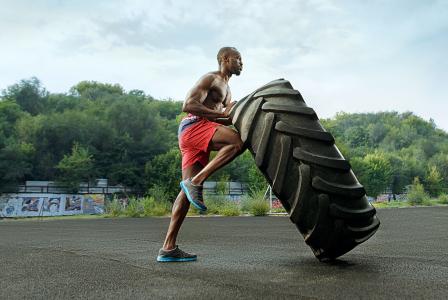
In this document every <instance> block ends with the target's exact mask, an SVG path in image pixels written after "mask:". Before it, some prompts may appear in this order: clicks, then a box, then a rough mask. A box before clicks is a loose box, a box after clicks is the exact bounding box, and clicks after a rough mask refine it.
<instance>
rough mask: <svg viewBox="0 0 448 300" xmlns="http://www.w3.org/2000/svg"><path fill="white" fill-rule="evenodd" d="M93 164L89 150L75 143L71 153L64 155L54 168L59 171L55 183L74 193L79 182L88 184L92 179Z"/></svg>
mask: <svg viewBox="0 0 448 300" xmlns="http://www.w3.org/2000/svg"><path fill="white" fill-rule="evenodd" d="M93 164H94V160H93V158H92V155H91V154H90V153H89V150H88V149H87V148H85V147H82V146H80V145H79V144H78V143H75V144H74V145H73V148H72V153H71V154H70V155H64V158H63V159H62V160H61V161H60V162H59V163H58V165H57V166H56V168H57V169H58V170H59V176H58V177H57V181H58V182H60V183H61V184H62V185H64V186H66V187H67V188H68V190H69V191H72V192H76V191H78V188H79V184H80V183H81V182H83V181H87V182H90V181H91V180H92V179H93V178H94V174H93Z"/></svg>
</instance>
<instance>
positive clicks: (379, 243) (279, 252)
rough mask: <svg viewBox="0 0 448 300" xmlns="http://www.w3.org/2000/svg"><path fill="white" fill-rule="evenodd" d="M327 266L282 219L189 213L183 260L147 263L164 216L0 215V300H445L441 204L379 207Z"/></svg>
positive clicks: (446, 219) (447, 277)
mask: <svg viewBox="0 0 448 300" xmlns="http://www.w3.org/2000/svg"><path fill="white" fill-rule="evenodd" d="M378 216H379V218H380V220H381V222H382V224H381V227H380V229H379V231H378V232H377V233H376V234H375V235H374V236H373V237H372V238H371V239H370V240H368V241H367V242H365V243H364V244H362V245H360V246H358V247H357V248H355V249H354V250H352V251H351V252H349V253H348V254H346V255H344V256H342V257H341V259H339V260H337V261H336V262H334V263H332V264H326V263H321V262H319V261H318V260H317V259H315V258H314V255H313V254H312V252H311V250H310V249H309V248H308V246H306V244H305V243H304V241H303V238H302V237H301V236H300V235H299V233H298V231H297V229H296V228H295V226H294V225H293V224H292V223H290V221H289V219H288V218H287V217H189V218H187V219H186V221H185V224H184V227H183V228H182V230H181V234H180V239H179V245H180V246H181V248H182V249H184V250H186V251H192V252H195V253H197V254H198V261H196V262H189V263H157V262H156V260H155V259H156V255H157V252H158V249H159V248H160V246H161V242H162V240H163V237H164V234H165V231H166V228H167V225H168V222H169V219H168V218H142V219H126V218H118V219H117V218H114V219H84V220H75V219H67V220H51V219H50V220H33V221H28V220H22V221H19V220H15V221H7V220H1V221H0V299H18V298H20V299H23V298H28V299H67V298H77V299H79V298H82V299H111V298H112V299H131V298H132V299H136V298H137V299H140V298H146V299H149V298H151V299H158V298H176V299H177V298H194V299H204V298H205V299H209V298H219V299H220V298H223V299H224V298H227V299H234V298H245V299H247V298H249V299H250V298H257V299H259V298H264V299H272V298H281V299H284V298H291V299H302V298H303V299H308V298H312V299H315V298H317V299H447V296H448V258H447V253H448V207H437V208H436V207H433V208H403V209H381V210H378Z"/></svg>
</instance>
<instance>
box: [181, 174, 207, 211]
mask: <svg viewBox="0 0 448 300" xmlns="http://www.w3.org/2000/svg"><path fill="white" fill-rule="evenodd" d="M180 187H181V188H182V190H183V191H184V193H185V195H187V199H188V201H190V203H191V204H193V206H194V207H196V208H197V209H199V210H200V211H206V210H207V207H206V206H205V205H204V200H203V199H202V185H194V184H193V183H192V182H191V178H188V179H185V180H183V181H181V182H180Z"/></svg>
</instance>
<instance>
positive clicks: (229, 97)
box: [213, 89, 236, 126]
mask: <svg viewBox="0 0 448 300" xmlns="http://www.w3.org/2000/svg"><path fill="white" fill-rule="evenodd" d="M231 100H232V94H231V93H230V89H229V90H228V91H227V95H226V100H225V101H224V107H225V108H226V109H225V110H224V114H225V115H227V117H226V118H216V119H215V120H213V121H214V122H216V123H219V124H222V125H226V126H229V125H232V118H231V117H230V115H229V113H230V110H231V109H232V107H233V106H234V105H235V103H236V101H233V102H232V101H231Z"/></svg>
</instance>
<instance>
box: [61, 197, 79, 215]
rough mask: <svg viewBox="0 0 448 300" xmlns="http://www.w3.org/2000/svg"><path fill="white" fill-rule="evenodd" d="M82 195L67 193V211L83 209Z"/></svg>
mask: <svg viewBox="0 0 448 300" xmlns="http://www.w3.org/2000/svg"><path fill="white" fill-rule="evenodd" d="M82 198H83V197H82V196H81V195H66V196H65V211H66V212H75V213H76V212H79V211H81V209H82V206H81V205H82Z"/></svg>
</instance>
